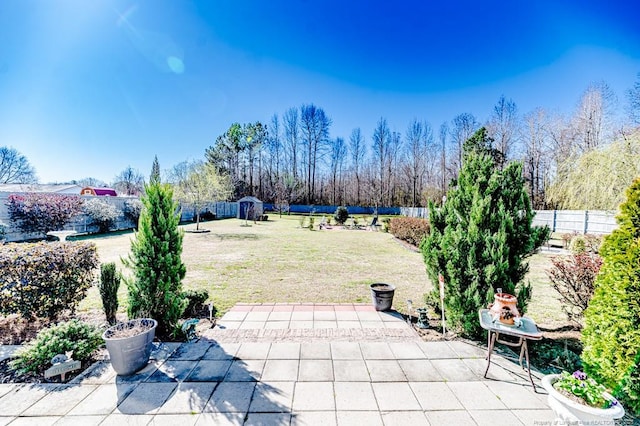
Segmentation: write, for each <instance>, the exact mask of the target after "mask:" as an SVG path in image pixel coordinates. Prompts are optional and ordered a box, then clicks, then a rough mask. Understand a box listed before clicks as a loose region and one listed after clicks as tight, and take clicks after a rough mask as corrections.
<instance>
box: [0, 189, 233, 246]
mask: <svg viewBox="0 0 640 426" xmlns="http://www.w3.org/2000/svg"><path fill="white" fill-rule="evenodd" d="M9 195H10V193H8V192H0V222H2V223H3V224H4V225H5V226H6V227H7V233H6V240H7V241H24V240H28V239H32V238H33V239H35V238H41V237H42V234H37V233H32V234H25V233H22V232H20V230H19V229H18V228H16V227H15V226H13V224H12V222H11V219H10V218H9V210H8V208H7V198H8V197H9ZM64 195H69V194H64ZM81 197H82V198H83V199H85V200H88V199H91V198H98V199H100V201H104V202H106V203H109V204H112V205H114V206H115V207H116V209H117V210H118V211H119V212H120V215H119V216H118V217H117V218H116V220H115V221H114V222H113V224H112V225H111V227H110V230H111V231H122V230H125V229H132V228H135V227H136V226H137V224H136V223H133V222H132V221H131V219H129V218H128V217H126V216H125V215H124V209H125V204H126V202H127V201H130V200H135V199H136V198H135V197H95V196H86V195H82V196H81ZM180 209H181V213H182V215H181V217H180V220H181V221H184V222H187V221H191V220H195V208H194V206H193V205H192V204H189V203H181V205H180ZM237 209H238V204H237V203H229V202H215V203H213V202H212V203H208V204H206V205H205V206H204V207H203V208H202V210H201V214H202V213H207V212H208V213H213V214H214V215H215V217H216V218H217V219H224V218H229V217H236V213H237V211H238V210H237ZM65 230H73V231H76V232H78V233H80V234H86V233H95V232H98V230H99V227H98V225H97V224H95V223H94V221H93V219H92V218H91V217H90V216H89V215H87V214H85V213H80V214H78V215H77V216H75V217H74V218H73V219H72V220H71V221H70V222H69V223H68V224H67V225H66V226H65Z"/></svg>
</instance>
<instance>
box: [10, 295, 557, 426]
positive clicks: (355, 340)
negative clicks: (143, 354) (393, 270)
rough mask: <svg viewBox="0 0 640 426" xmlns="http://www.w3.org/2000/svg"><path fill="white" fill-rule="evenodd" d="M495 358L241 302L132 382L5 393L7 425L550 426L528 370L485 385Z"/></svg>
mask: <svg viewBox="0 0 640 426" xmlns="http://www.w3.org/2000/svg"><path fill="white" fill-rule="evenodd" d="M485 355H486V350H485V348H483V347H479V346H476V345H475V344H472V343H469V342H465V341H460V340H455V341H434V342H424V341H422V340H421V338H420V337H419V336H418V335H417V334H416V333H415V332H414V330H413V329H412V328H411V327H410V326H409V325H408V324H407V323H406V322H405V321H404V320H403V319H402V317H401V316H400V315H399V314H397V313H394V312H388V313H387V312H375V311H374V310H373V309H372V308H371V307H370V306H368V305H313V304H285V305H275V304H274V305H237V306H235V307H234V308H233V309H232V310H230V311H229V312H228V313H227V314H226V315H225V316H224V317H223V318H221V319H220V320H219V321H218V325H217V326H216V327H215V328H214V329H209V330H207V331H206V332H204V333H203V335H202V337H201V339H200V340H199V341H197V342H195V343H183V344H180V343H163V344H160V345H159V346H158V348H157V350H155V351H154V353H153V356H152V362H150V363H149V365H148V366H147V367H146V368H145V369H143V370H142V371H140V372H138V374H135V375H133V376H129V377H118V376H116V374H115V372H114V371H113V370H112V368H111V366H110V364H109V363H108V361H101V362H98V363H96V364H94V365H93V366H92V367H91V368H90V369H88V370H86V371H85V372H84V373H83V374H82V375H80V376H78V377H76V378H75V379H74V380H72V381H71V382H70V383H68V384H63V385H60V384H37V385H14V384H2V385H0V425H5V424H11V425H27V424H33V425H52V424H56V425H65V424H73V425H76V424H77V425H98V424H100V425H111V424H117V425H147V424H149V425H164V424H167V425H169V424H172V425H207V424H210V425H242V424H245V425H260V424H262V425H323V426H325V425H336V424H337V425H412V426H413V425H447V426H451V425H489V424H491V425H495V424H496V423H499V424H501V425H543V424H551V422H552V421H553V419H554V416H553V413H552V412H551V410H550V409H549V408H548V406H547V403H546V395H545V394H543V393H534V392H533V389H532V387H531V384H530V383H529V382H528V377H527V375H526V372H524V371H523V370H522V369H521V368H520V367H519V366H518V365H517V364H516V363H514V362H513V361H511V360H508V359H506V358H504V357H502V356H495V357H492V365H491V368H490V369H489V374H488V378H487V379H484V378H483V377H482V376H483V374H484V369H485V367H486V361H485V358H484V357H485ZM538 392H544V391H542V390H541V389H540V388H539V389H538Z"/></svg>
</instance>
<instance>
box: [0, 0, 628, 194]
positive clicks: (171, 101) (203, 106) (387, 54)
mask: <svg viewBox="0 0 640 426" xmlns="http://www.w3.org/2000/svg"><path fill="white" fill-rule="evenodd" d="M639 14H640V6H639V5H638V4H637V2H636V1H616V0H610V1H605V0H603V1H590V0H582V1H577V0H576V1H572V0H569V1H549V0H539V1H533V2H521V1H492V0H489V1H482V2H477V1H476V2H467V1H457V2H439V3H436V2H434V1H424V0H423V1H417V0H416V1H409V0H406V1H396V2H391V1H372V0H369V1H363V0H353V1H335V0H324V1H311V0H289V1H285V0H270V1H242V0H206V1H205V0H202V1H179V0H173V1H169V0H141V1H125V0H90V1H85V0H76V1H71V0H39V1H33V0H3V1H2V2H0V46H1V48H0V146H5V145H6V146H13V147H14V148H16V149H18V150H19V151H20V152H22V153H23V154H24V155H26V156H27V158H28V159H29V161H30V162H31V164H32V165H33V166H34V167H35V168H36V172H37V174H38V177H39V178H40V181H41V182H55V181H58V182H63V181H69V180H72V179H82V178H85V177H89V176H91V177H95V178H98V179H101V180H104V181H106V182H111V181H112V180H113V178H114V176H115V175H116V174H118V173H119V172H120V171H122V170H123V169H124V168H125V167H127V166H129V165H131V166H132V167H134V168H136V169H139V170H140V171H141V172H142V173H143V174H145V175H148V174H149V171H150V169H151V163H152V161H153V157H154V155H157V156H158V159H159V161H160V166H161V168H162V169H168V168H170V167H172V166H173V165H174V164H176V163H178V162H180V161H183V160H192V159H199V158H202V157H203V155H204V151H205V149H206V148H207V147H208V146H210V145H211V144H213V142H214V141H215V138H216V137H217V136H218V135H219V134H221V133H223V132H224V131H225V130H226V129H227V128H228V127H229V126H230V124H231V123H233V122H235V121H237V122H240V123H245V122H250V121H251V122H253V121H257V120H259V121H262V122H265V123H268V122H269V120H270V118H271V116H272V115H273V114H274V113H278V114H280V115H281V114H282V113H284V111H285V110H286V109H288V108H290V107H296V106H300V105H302V104H305V103H314V104H316V105H317V106H320V107H322V108H323V109H324V110H325V112H326V113H327V114H328V115H329V116H330V117H331V119H332V120H333V125H332V127H331V136H332V137H337V136H341V137H344V138H345V139H347V138H348V137H349V134H350V133H351V130H352V129H353V128H355V127H360V128H361V129H362V131H363V134H364V135H365V137H366V138H367V141H368V142H369V141H370V135H371V134H372V132H373V128H374V126H375V124H376V122H377V121H378V120H379V118H380V117H385V118H386V119H387V120H388V122H389V125H390V127H391V128H392V129H393V130H397V131H399V132H402V133H404V131H405V129H406V127H407V125H408V123H409V121H410V120H411V119H413V118H418V119H420V120H427V121H429V122H430V123H431V124H432V126H433V127H434V128H437V127H438V126H439V125H440V123H442V122H443V121H445V120H451V119H452V118H453V117H454V116H455V115H457V114H459V113H463V112H470V113H472V114H474V115H475V116H476V117H477V118H478V119H479V120H480V121H481V122H483V121H485V120H486V119H487V118H488V117H489V115H490V113H491V109H492V108H493V105H494V104H495V102H496V101H497V99H498V98H499V97H500V95H503V94H504V95H505V96H506V97H507V98H512V99H513V100H514V101H515V102H516V104H517V105H518V108H519V111H520V112H521V113H525V112H527V111H530V110H532V109H533V108H535V107H538V106H541V107H544V108H546V109H549V110H552V111H559V112H564V113H567V114H570V113H571V112H572V110H573V108H574V107H575V105H576V103H577V101H578V98H579V96H580V94H581V93H582V91H584V90H585V89H586V87H587V86H588V84H589V83H591V82H594V81H600V80H604V81H606V82H607V83H608V84H609V85H610V86H611V87H612V89H613V90H614V91H615V92H616V94H617V95H618V97H619V98H620V101H621V102H622V101H623V100H624V91H625V90H626V89H628V88H630V87H631V86H632V85H633V83H634V81H635V80H636V74H637V73H638V72H640V25H638V23H637V17H638V16H639Z"/></svg>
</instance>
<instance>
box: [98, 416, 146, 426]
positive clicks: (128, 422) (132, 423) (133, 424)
mask: <svg viewBox="0 0 640 426" xmlns="http://www.w3.org/2000/svg"><path fill="white" fill-rule="evenodd" d="M152 419H153V416H152V415H148V414H147V415H130V414H119V413H114V414H110V415H108V416H107V417H106V418H105V419H104V420H103V421H102V423H100V426H103V425H104V426H145V425H148V424H149V423H150V422H151V420H152Z"/></svg>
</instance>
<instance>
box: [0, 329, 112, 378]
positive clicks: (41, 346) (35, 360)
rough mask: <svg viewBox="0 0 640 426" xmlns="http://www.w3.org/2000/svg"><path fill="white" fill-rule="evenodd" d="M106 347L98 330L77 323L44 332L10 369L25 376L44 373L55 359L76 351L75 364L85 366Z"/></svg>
mask: <svg viewBox="0 0 640 426" xmlns="http://www.w3.org/2000/svg"><path fill="white" fill-rule="evenodd" d="M102 343H103V340H102V333H101V331H100V330H99V329H98V328H96V327H94V326H92V325H90V324H86V323H83V322H81V321H78V320H75V319H74V320H71V321H68V322H63V323H60V324H58V325H54V326H53V327H50V328H45V329H44V330H41V331H40V332H39V333H38V335H37V336H36V338H35V339H34V340H32V341H30V342H29V343H27V344H26V345H25V346H24V347H22V348H20V349H19V350H18V352H17V353H16V357H17V358H16V359H15V360H13V361H11V364H10V365H11V368H13V369H16V370H20V371H23V372H34V373H42V372H43V371H44V370H46V369H47V368H49V367H50V366H51V359H52V358H53V357H54V356H56V355H58V354H64V353H65V352H69V351H73V354H72V358H73V359H74V360H76V361H81V362H83V363H85V362H86V361H88V360H89V359H90V358H91V355H92V354H93V353H94V352H95V351H96V349H98V348H99V347H100V345H102Z"/></svg>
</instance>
